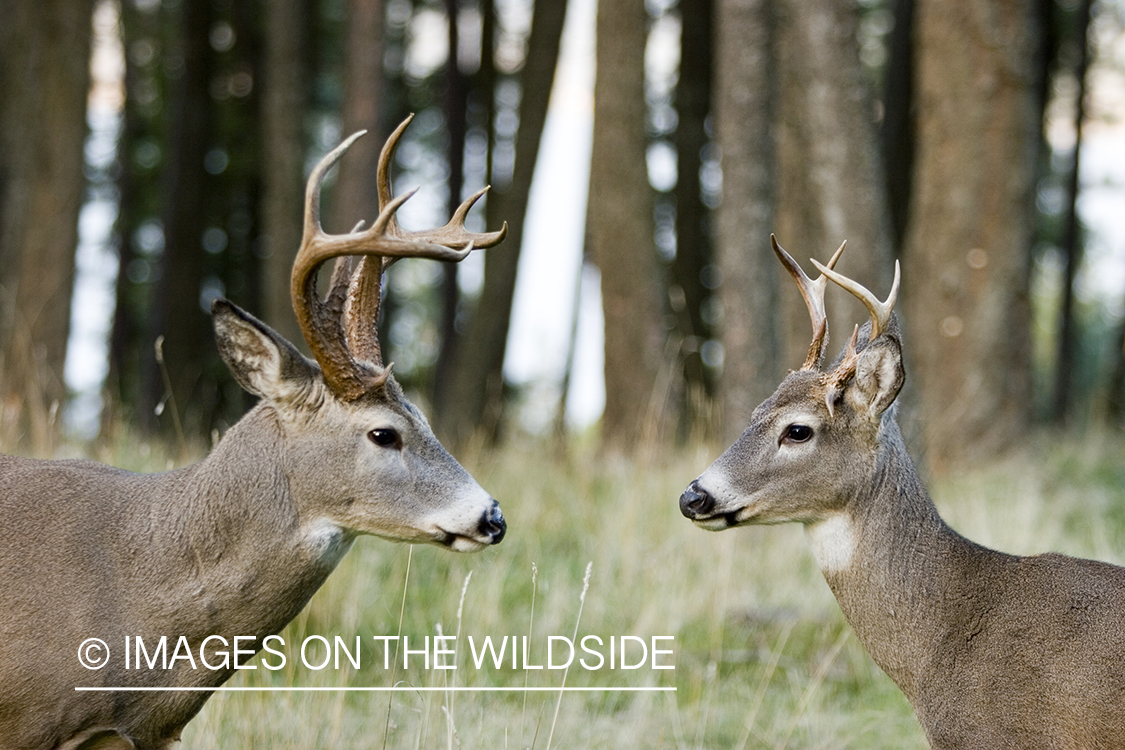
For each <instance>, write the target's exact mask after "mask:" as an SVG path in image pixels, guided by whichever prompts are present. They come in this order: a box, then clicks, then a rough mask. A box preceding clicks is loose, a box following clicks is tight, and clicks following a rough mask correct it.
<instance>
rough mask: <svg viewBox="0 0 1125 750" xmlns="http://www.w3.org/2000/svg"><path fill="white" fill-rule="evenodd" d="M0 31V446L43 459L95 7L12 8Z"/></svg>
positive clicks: (65, 304)
mask: <svg viewBox="0 0 1125 750" xmlns="http://www.w3.org/2000/svg"><path fill="white" fill-rule="evenodd" d="M5 9H6V11H7V13H6V18H5V19H4V23H3V24H0V357H2V359H0V384H2V385H0V409H2V411H0V439H2V440H3V441H4V443H5V444H6V445H12V444H14V443H16V442H17V441H19V442H22V443H24V444H25V445H26V446H28V447H29V448H31V449H32V450H35V451H37V452H46V451H48V450H49V449H50V446H51V437H52V433H53V432H54V413H55V409H56V407H58V406H59V405H60V404H61V402H62V400H63V399H64V398H65V397H66V388H65V385H64V383H63V367H64V364H65V360H66V344H67V335H68V331H69V326H70V297H71V291H72V282H73V275H74V251H75V247H76V245H77V239H78V212H79V208H80V207H81V203H82V198H83V189H84V185H85V180H84V177H83V144H84V139H85V136H86V98H87V93H88V90H89V85H90V68H89V66H90V40H91V13H92V9H93V2H92V0H44V2H37V3H29V2H18V3H10V4H7V5H6V6H5Z"/></svg>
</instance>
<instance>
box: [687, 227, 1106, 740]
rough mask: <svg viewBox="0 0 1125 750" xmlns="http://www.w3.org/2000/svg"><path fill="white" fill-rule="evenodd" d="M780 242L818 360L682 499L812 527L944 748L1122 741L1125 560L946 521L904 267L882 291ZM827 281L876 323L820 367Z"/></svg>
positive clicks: (844, 594)
mask: <svg viewBox="0 0 1125 750" xmlns="http://www.w3.org/2000/svg"><path fill="white" fill-rule="evenodd" d="M771 241H772V238H771ZM773 247H774V251H775V252H776V253H777V256H778V258H779V259H780V260H781V261H782V263H783V264H784V265H785V267H786V268H787V269H788V270H789V273H790V274H792V276H793V278H794V279H796V281H797V284H798V286H799V288H800V290H801V294H802V295H803V296H804V298H805V302H806V304H807V306H808V308H809V314H810V316H811V317H812V323H813V333H814V335H813V341H812V346H811V347H810V349H809V355H808V359H807V360H806V361H805V364H804V366H803V367H801V369H800V370H797V371H796V372H791V373H790V374H789V376H788V377H786V378H785V380H784V381H783V382H782V383H781V385H780V386H779V387H778V389H777V391H776V392H775V393H774V394H773V396H771V397H770V398H768V399H767V400H766V401H764V402H763V403H762V404H761V405H760V406H758V408H757V409H755V411H754V413H753V415H752V416H751V418H750V426H749V427H747V429H746V431H745V432H744V433H743V435H742V437H740V438H739V439H738V441H737V442H735V443H734V445H732V446H731V447H730V448H729V449H728V450H727V451H726V452H725V453H723V455H722V456H720V457H719V458H718V460H716V461H715V463H714V464H712V465H711V467H710V468H708V469H707V470H706V471H705V472H704V473H703V474H702V475H701V476H700V477H699V478H698V479H696V480H695V481H694V482H692V483H691V484H690V486H689V487H688V488H687V490H686V491H685V492H684V493H683V495H682V496H681V497H680V510H681V511H682V512H683V514H684V515H685V516H686V517H687V518H689V519H691V520H692V521H694V522H695V523H696V524H697V525H698V526H701V527H703V528H706V529H711V530H716V531H718V530H722V529H727V528H731V527H733V526H741V525H743V524H773V523H784V522H788V521H795V522H798V523H802V524H804V526H805V529H806V532H807V537H808V539H809V542H810V544H811V546H812V550H813V554H814V556H815V557H816V561H817V564H818V565H819V567H820V569H821V571H822V572H823V574H824V577H825V580H827V582H828V585H829V586H830V587H831V589H832V592H833V594H835V596H836V600H837V601H838V602H839V604H840V608H841V609H842V610H843V612H844V615H845V617H846V618H847V620H848V622H849V623H850V624H851V626H852V628H853V629H854V631H855V633H856V634H857V635H858V636H859V639H860V640H861V641H862V642H863V645H864V646H865V647H866V649H867V651H868V653H870V654H871V656H872V657H873V658H874V660H875V661H876V662H877V663H878V665H879V666H880V667H881V668H882V669H883V670H884V671H885V672H886V673H887V674H888V675H890V677H891V678H892V679H893V680H894V681H895V683H896V684H897V685H898V686H899V688H900V689H901V690H902V691H903V693H905V694H906V697H907V698H908V699H909V700H910V703H911V705H912V706H913V707H914V711H915V713H916V714H917V716H918V719H919V721H920V722H921V724H922V726H923V728H924V729H925V732H926V735H927V738H928V739H929V742H930V744H931V745H932V746H933V747H934V748H939V749H941V750H946V749H950V748H962V749H966V750H968V749H971V750H981V749H982V748H1010V749H1011V750H1017V749H1018V750H1032V749H1034V748H1054V749H1057V750H1063V749H1064V748H1065V749H1067V750H1077V749H1079V748H1088V749H1094V748H1123V747H1125V568H1120V567H1116V566H1113V565H1109V564H1106V563H1102V562H1096V561H1091V560H1079V559H1075V558H1071V557H1066V556H1064V555H1058V554H1046V555H1036V556H1032V557H1019V556H1015V555H1008V554H1004V553H1002V552H997V551H994V550H991V549H987V548H985V547H982V546H981V545H979V544H975V543H973V542H971V541H969V540H968V539H965V538H964V537H962V536H960V535H958V534H957V533H956V532H955V531H953V530H952V529H951V528H950V527H949V526H947V525H946V524H945V522H944V521H942V519H941V518H940V517H939V515H938V513H937V510H936V509H935V508H934V504H933V502H932V501H931V500H930V498H929V496H928V495H927V493H926V490H925V488H924V487H923V486H922V482H921V480H920V479H919V477H918V472H917V470H916V469H915V467H914V464H913V463H912V461H911V459H910V456H909V455H908V454H907V451H906V447H905V445H904V443H903V439H902V435H901V434H900V432H899V428H898V425H897V423H896V422H895V418H894V414H893V410H892V409H891V408H890V407H891V405H892V404H893V403H894V400H895V397H896V396H897V395H898V392H899V389H900V388H901V387H902V384H903V378H904V370H903V364H902V345H901V337H900V332H899V325H898V321H897V317H895V316H893V315H892V313H891V308H892V306H893V305H894V302H895V297H896V295H897V290H898V276H899V274H898V266H897V264H896V267H895V282H894V285H893V287H892V290H891V293H890V295H889V297H888V298H887V301H886V302H880V301H879V300H878V299H877V298H876V297H875V295H873V294H872V293H871V292H870V291H868V290H867V289H865V288H864V287H862V286H860V285H859V284H857V283H856V282H854V281H852V280H850V279H847V278H845V277H843V276H841V275H839V274H838V273H835V272H834V271H833V270H832V268H833V266H834V265H835V262H836V260H837V259H838V258H839V255H840V251H837V253H836V255H835V256H834V257H833V259H832V260H831V261H830V262H829V263H828V265H827V266H823V265H821V264H819V263H816V261H813V262H814V264H815V265H816V267H817V268H818V269H820V271H821V273H822V274H823V275H822V276H820V277H818V278H817V279H816V280H815V281H813V280H811V279H809V278H808V277H807V276H806V275H805V274H804V272H803V271H802V270H801V269H800V267H799V266H798V265H797V264H796V262H794V261H793V259H792V258H791V257H789V255H788V254H787V253H786V252H785V251H784V250H782V249H781V248H780V247H779V246H778V245H777V243H776V242H773ZM840 250H843V246H841V248H840ZM828 279H831V280H832V281H833V282H835V283H837V284H839V285H840V286H842V287H843V288H844V289H847V290H848V291H849V292H851V293H852V294H854V295H855V296H857V297H858V298H859V299H860V300H861V301H862V302H863V303H864V305H865V306H866V307H867V309H868V311H869V312H870V314H871V322H870V323H869V324H865V326H864V329H863V331H862V332H858V329H857V333H853V335H852V338H851V340H850V341H849V342H848V345H847V348H846V349H845V351H844V353H843V355H842V356H841V357H840V358H839V359H838V360H837V361H836V363H835V364H834V366H832V367H831V368H830V369H829V370H828V371H827V372H823V373H822V372H820V361H821V355H822V352H823V350H824V348H825V345H826V341H827V323H826V319H825V314H824V290H825V287H826V286H827V280H828Z"/></svg>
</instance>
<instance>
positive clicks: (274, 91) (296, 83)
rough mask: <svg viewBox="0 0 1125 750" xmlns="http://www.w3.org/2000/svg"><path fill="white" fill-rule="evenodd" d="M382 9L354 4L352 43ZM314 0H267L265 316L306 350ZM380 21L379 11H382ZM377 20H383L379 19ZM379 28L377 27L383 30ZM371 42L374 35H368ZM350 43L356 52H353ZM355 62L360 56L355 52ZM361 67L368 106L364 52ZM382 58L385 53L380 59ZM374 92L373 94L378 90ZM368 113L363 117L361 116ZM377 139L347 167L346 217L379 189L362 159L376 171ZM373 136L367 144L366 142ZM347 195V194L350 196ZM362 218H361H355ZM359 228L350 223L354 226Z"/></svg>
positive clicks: (351, 75)
mask: <svg viewBox="0 0 1125 750" xmlns="http://www.w3.org/2000/svg"><path fill="white" fill-rule="evenodd" d="M372 4H374V5H378V6H380V7H381V6H382V2H380V0H375V2H374V3H372V2H363V0H354V2H352V3H350V4H349V5H350V7H352V11H353V13H352V17H353V23H352V26H351V27H350V32H349V40H350V38H351V37H352V36H355V37H358V36H360V35H366V34H368V33H370V31H371V29H370V24H371V23H372V20H371V14H370V12H369V9H368V8H367V7H366V6H368V5H372ZM309 5H310V4H309V0H275V1H274V2H270V3H266V4H265V5H264V7H263V13H264V14H265V19H264V21H265V44H264V46H265V65H264V68H263V70H262V75H263V80H262V82H261V85H262V89H263V92H262V157H261V158H262V169H263V172H262V180H263V191H262V206H261V215H262V223H263V226H262V230H263V235H262V241H263V243H264V248H263V252H262V254H263V255H264V256H265V258H264V260H263V262H262V266H263V269H262V270H263V277H264V278H263V285H262V286H263V288H262V296H263V301H264V304H263V307H262V316H263V319H264V320H265V321H266V322H267V323H269V325H271V326H273V327H274V329H275V330H277V331H278V332H279V333H281V334H282V335H283V336H285V338H287V339H289V340H290V341H291V342H293V343H294V344H296V345H297V346H299V347H301V348H302V350H304V348H305V343H304V338H303V337H302V335H301V332H300V329H299V328H298V327H297V319H296V317H295V316H294V314H293V307H292V303H291V301H290V298H289V277H290V275H291V273H292V270H293V260H294V258H296V257H297V250H298V248H299V247H300V245H301V232H302V223H303V219H304V197H305V185H304V163H305V134H304V121H305V113H306V112H307V111H308V106H309V93H308V88H309V85H310V78H311V74H310V70H309V67H310V65H309V62H310V61H309V54H310V53H309V49H308V44H307V36H306V35H307V30H308V28H309V25H310V24H311V16H312V12H313V11H312V8H310V7H309ZM375 16H376V18H377V16H378V14H377V13H376V14H375ZM376 23H377V21H376ZM375 33H378V32H377V29H376V32H375ZM368 41H369V42H370V40H368ZM352 43H355V44H357V46H358V49H357V51H358V52H361V53H362V52H365V51H366V46H364V45H361V44H359V40H358V39H357V40H356V42H352ZM352 43H349V51H351V50H352V47H351V44H352ZM348 59H349V60H352V59H353V55H352V54H349V55H348ZM355 59H356V62H355V64H354V66H348V67H347V68H346V71H347V72H346V73H345V83H344V85H345V88H346V89H348V90H349V91H350V90H352V89H353V88H355V89H358V91H357V92H356V93H357V95H356V96H355V97H354V99H355V102H356V104H355V105H354V106H355V107H356V108H358V107H361V106H364V104H365V103H368V102H370V101H371V99H372V98H373V97H372V96H371V95H369V96H362V95H360V92H361V91H362V90H363V89H364V87H363V86H360V85H357V84H358V82H359V80H360V77H361V76H363V75H365V74H366V75H368V76H369V75H370V73H366V72H365V71H361V70H359V68H360V67H361V66H362V63H361V62H360V60H361V59H362V58H358V57H356V58H355ZM376 59H378V58H376ZM373 93H374V92H372V94H373ZM348 114H349V113H345V118H344V119H345V123H344V129H345V131H346V132H348V133H350V132H352V130H353V129H358V127H365V125H360V126H358V127H357V125H356V123H355V121H354V119H355V118H354V115H353V117H349V116H348ZM361 116H362V115H361ZM374 140H375V139H374V138H367V139H364V140H361V142H360V143H357V144H356V145H355V146H353V147H352V153H351V154H349V157H348V158H347V159H345V160H344V163H343V164H342V165H341V167H340V169H341V174H340V179H339V182H340V183H343V184H347V185H350V186H351V187H350V189H347V190H341V191H339V194H340V197H339V198H338V199H337V201H336V202H335V204H334V206H335V207H336V208H337V210H338V213H339V214H345V211H348V212H349V213H350V209H353V208H354V206H350V205H348V203H349V201H348V198H350V196H351V195H352V194H353V193H354V194H357V198H356V201H358V200H359V199H360V198H362V197H368V198H369V197H371V194H372V191H363V190H361V189H359V188H360V186H361V185H363V184H364V183H363V181H362V180H359V179H357V178H359V176H360V175H361V173H360V172H359V169H360V165H359V163H358V162H361V161H362V162H365V163H366V165H367V166H368V167H371V168H372V169H373V164H372V163H371V162H372V157H371V152H372V150H373V149H374V150H375V154H376V155H377V154H378V144H374V145H373V144H372V143H371V141H374ZM364 141H366V142H364ZM345 196H346V197H345ZM377 205H378V202H377V201H373V202H372V203H369V204H367V206H365V207H364V210H365V211H370V210H371V207H372V206H377ZM352 215H353V216H356V217H357V219H358V217H360V216H366V213H358V212H357V213H354V214H352ZM341 218H343V222H340V221H335V222H333V225H334V230H333V231H338V232H339V231H346V230H344V229H340V228H339V225H340V224H341V223H347V216H346V214H345V215H344V216H343V217H341ZM352 223H353V224H354V223H355V220H352ZM350 228H351V227H348V229H350Z"/></svg>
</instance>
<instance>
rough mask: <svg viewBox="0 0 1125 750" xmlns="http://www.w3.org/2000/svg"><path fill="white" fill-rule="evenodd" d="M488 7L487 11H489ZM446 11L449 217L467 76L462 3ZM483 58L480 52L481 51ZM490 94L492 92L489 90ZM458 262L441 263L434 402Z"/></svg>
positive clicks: (446, 352) (448, 361)
mask: <svg viewBox="0 0 1125 750" xmlns="http://www.w3.org/2000/svg"><path fill="white" fill-rule="evenodd" d="M491 10H492V9H491V7H489V9H488V10H487V11H486V12H488V13H490V14H491ZM445 12H446V16H447V17H448V19H449V24H448V26H447V28H448V37H447V42H448V46H449V56H448V59H447V60H446V63H445V106H444V109H445V130H446V133H447V135H448V138H449V141H448V143H449V147H448V149H447V151H446V162H447V163H448V164H449V199H448V201H447V204H446V213H447V215H449V216H452V215H453V212H454V211H456V210H457V207H458V206H459V205H460V204H461V198H462V192H463V191H464V187H465V138H466V135H467V133H466V131H467V128H468V122H467V118H468V115H469V112H468V110H469V89H470V86H471V80H470V77H469V76H468V75H467V74H466V72H465V71H464V70H462V69H461V68H462V66H461V34H460V28H461V3H460V2H459V0H445ZM482 57H483V52H482ZM490 93H491V92H490ZM457 269H458V264H457V263H443V264H442V269H441V272H442V274H441V320H440V322H439V325H438V329H439V335H440V340H441V346H440V348H439V350H438V358H437V362H436V363H435V366H434V393H435V399H434V401H435V403H437V402H438V401H439V400H440V397H439V396H437V394H439V393H443V392H444V391H445V390H446V386H444V385H443V384H444V383H446V382H447V380H448V378H449V376H450V373H451V370H452V368H453V357H454V354H455V351H456V348H457V338H458V336H457V315H458V311H459V308H460V301H461V290H460V288H459V287H458V284H457Z"/></svg>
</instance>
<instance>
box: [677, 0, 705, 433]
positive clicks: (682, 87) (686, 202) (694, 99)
mask: <svg viewBox="0 0 1125 750" xmlns="http://www.w3.org/2000/svg"><path fill="white" fill-rule="evenodd" d="M713 5H714V2H713V0H680V22H681V35H680V76H679V81H678V82H677V84H676V114H677V123H676V132H675V145H676V159H677V168H676V175H677V178H676V188H675V204H676V255H675V257H674V258H673V259H672V264H671V268H670V269H669V271H670V279H669V299H670V301H671V304H672V310H673V312H674V313H675V321H676V333H677V337H678V338H679V339H680V341H681V342H682V343H681V346H680V355H681V356H682V357H683V366H682V370H681V376H682V378H683V385H684V387H683V394H682V398H681V401H682V403H681V406H680V411H681V421H682V423H683V425H682V427H683V428H686V431H687V432H692V431H697V430H699V429H703V430H707V429H708V426H709V424H708V423H709V422H710V416H711V397H712V396H713V395H714V389H715V383H714V372H713V370H712V369H711V368H709V367H707V366H705V365H704V362H703V347H704V344H705V343H706V342H707V341H708V340H710V339H711V338H712V336H713V332H712V330H711V325H710V323H709V322H708V320H707V318H706V316H705V314H704V311H705V306H706V304H707V301H708V299H709V298H710V297H711V289H710V288H709V287H711V286H713V285H714V281H713V276H714V268H713V267H711V262H712V258H711V233H710V211H709V209H708V207H707V205H706V204H705V203H704V202H703V186H702V180H701V172H702V169H703V153H704V150H705V149H706V148H707V146H708V144H709V142H710V137H709V135H708V133H707V118H708V117H709V116H710V114H711V91H712V85H711V78H712V68H713V67H714V65H713V61H712V55H711V37H712V23H711V20H712V16H713V15H714V10H713Z"/></svg>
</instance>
